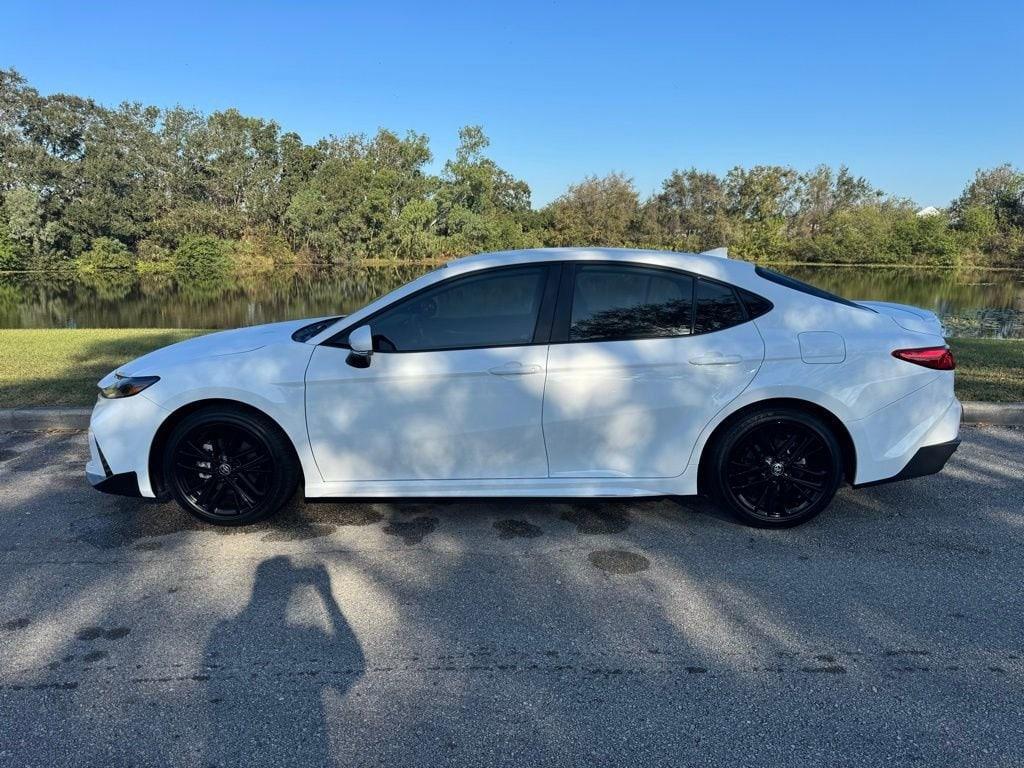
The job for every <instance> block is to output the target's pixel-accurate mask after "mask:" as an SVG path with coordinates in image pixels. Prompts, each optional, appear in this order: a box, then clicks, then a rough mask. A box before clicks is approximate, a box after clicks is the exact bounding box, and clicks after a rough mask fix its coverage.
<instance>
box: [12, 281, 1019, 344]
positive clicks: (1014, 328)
mask: <svg viewBox="0 0 1024 768" xmlns="http://www.w3.org/2000/svg"><path fill="white" fill-rule="evenodd" d="M428 269H430V267H429V266H426V265H422V264H417V265H400V266H387V267H371V268H353V267H343V266H339V267H332V268H323V267H308V266H301V265H300V266H292V267H287V268H283V269H279V270H277V271H275V272H272V273H269V274H260V275H252V276H250V277H247V278H243V279H241V280H239V279H237V278H231V279H226V280H223V281H219V282H218V281H206V282H200V283H191V284H183V283H179V282H177V281H175V280H174V279H172V278H169V277H147V278H141V279H140V278H137V277H135V276H133V275H127V274H124V273H117V272H115V273H103V274H100V275H93V276H79V275H77V274H76V273H75V272H73V271H70V272H24V273H6V274H4V273H0V328H130V327H152V328H234V327H237V326H241V325H255V324H257V323H269V322H273V321H275V320H289V319H293V318H303V317H316V316H318V315H329V314H344V313H348V312H351V311H353V310H355V309H357V308H359V307H361V306H363V305H364V304H366V303H367V302H369V301H370V300H371V299H373V298H376V297H377V296H380V295H382V294H384V293H386V292H387V291H389V290H391V289H392V288H395V287H397V286H399V285H401V284H402V283H405V282H407V281H408V280H411V279H412V278H414V277H416V276H418V275H419V274H422V273H423V272H425V271H427V270H428ZM780 271H782V272H786V273H787V274H790V275H793V276H794V277H797V278H799V279H801V280H805V281H807V282H809V283H812V284H814V285H818V286H820V287H822V288H825V289H826V290H829V291H833V292H835V293H838V294H840V295H842V296H846V297H848V298H851V299H873V300H879V301H895V302H900V303H902V304H913V305H915V306H919V307H925V308H928V309H931V310H933V311H935V312H936V313H937V314H938V315H939V317H941V318H942V320H943V322H944V323H945V324H946V327H947V328H948V329H949V330H950V334H951V335H953V336H983V337H1000V338H1024V272H999V271H976V272H964V271H948V270H924V269H876V268H863V267H808V266H802V267H796V266H793V267H783V268H781V269H780Z"/></svg>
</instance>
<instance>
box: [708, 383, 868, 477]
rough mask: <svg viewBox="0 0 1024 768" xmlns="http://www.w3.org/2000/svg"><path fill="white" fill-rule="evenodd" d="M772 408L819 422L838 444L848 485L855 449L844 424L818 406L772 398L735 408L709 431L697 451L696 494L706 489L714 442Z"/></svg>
mask: <svg viewBox="0 0 1024 768" xmlns="http://www.w3.org/2000/svg"><path fill="white" fill-rule="evenodd" d="M771 408H790V409H794V410H797V411H802V412H804V413H808V414H811V415H813V416H816V417H817V418H819V419H821V420H822V421H823V422H824V423H825V424H826V425H827V426H828V427H829V429H830V430H831V431H832V434H833V435H835V438H836V440H837V441H838V442H839V447H840V450H841V451H842V460H843V477H844V479H845V480H846V481H847V482H850V483H852V482H853V479H854V477H856V472H857V448H856V443H855V442H854V440H853V436H852V435H851V434H850V430H849V429H848V428H847V427H846V425H845V424H844V423H843V421H842V419H840V418H839V417H838V416H837V415H836V414H835V413H833V412H832V411H831V410H830V409H828V408H826V407H825V406H823V405H821V404H820V403H815V402H812V401H810V400H804V399H801V398H798V397H772V398H766V399H764V400H755V401H753V402H749V403H746V404H745V405H742V406H741V407H738V408H736V409H735V410H733V411H731V412H730V413H729V414H728V415H726V416H725V417H724V418H722V419H720V420H719V421H718V423H717V424H715V426H714V427H713V428H712V429H711V430H710V432H709V433H708V434H707V437H706V438H705V439H704V442H703V445H702V446H701V448H700V459H699V462H698V465H697V492H698V493H705V492H706V491H707V488H708V479H707V474H708V471H709V469H710V464H711V459H710V457H711V456H712V455H713V454H714V446H715V441H716V440H718V439H719V438H720V437H721V436H722V435H723V434H725V432H726V431H727V430H728V428H729V427H730V426H731V425H732V424H735V423H736V422H737V421H739V420H740V419H742V418H744V417H746V416H749V415H750V414H753V413H757V412H759V411H764V410H768V409H771Z"/></svg>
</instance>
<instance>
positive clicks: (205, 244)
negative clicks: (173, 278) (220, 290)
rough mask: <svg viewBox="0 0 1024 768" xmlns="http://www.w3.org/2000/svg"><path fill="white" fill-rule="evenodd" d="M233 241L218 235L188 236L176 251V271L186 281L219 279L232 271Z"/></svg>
mask: <svg viewBox="0 0 1024 768" xmlns="http://www.w3.org/2000/svg"><path fill="white" fill-rule="evenodd" d="M230 253H231V243H229V242H228V241H226V240H221V239H219V238H216V237H209V236H206V235H193V236H191V237H186V238H185V239H184V240H183V241H182V242H181V245H179V246H178V247H177V249H176V250H175V251H174V271H175V274H176V275H177V277H178V279H179V280H182V281H184V282H202V281H205V280H207V279H211V278H212V279H214V280H219V279H220V278H222V277H224V276H225V275H227V274H228V273H229V272H230V271H231V257H230Z"/></svg>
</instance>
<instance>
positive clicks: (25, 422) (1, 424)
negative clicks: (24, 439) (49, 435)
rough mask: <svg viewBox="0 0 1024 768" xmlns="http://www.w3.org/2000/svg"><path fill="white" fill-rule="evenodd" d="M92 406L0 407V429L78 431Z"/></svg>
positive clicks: (87, 426)
mask: <svg viewBox="0 0 1024 768" xmlns="http://www.w3.org/2000/svg"><path fill="white" fill-rule="evenodd" d="M91 413H92V408H0V430H25V431H32V432H47V431H56V432H79V431H81V430H83V429H88V428H89V415H90V414H91Z"/></svg>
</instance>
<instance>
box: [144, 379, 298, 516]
mask: <svg viewBox="0 0 1024 768" xmlns="http://www.w3.org/2000/svg"><path fill="white" fill-rule="evenodd" d="M211 406H226V407H230V408H233V409H235V410H237V411H239V412H241V413H248V414H250V415H253V416H256V417H258V418H262V419H264V420H266V421H267V422H268V423H270V424H272V425H273V426H274V428H275V429H277V430H278V431H280V433H281V434H282V435H284V437H285V441H286V444H287V445H288V446H289V447H290V448H291V450H292V453H293V454H294V456H295V459H296V463H297V466H298V467H299V472H300V473H303V468H302V457H301V455H300V453H299V451H298V450H297V449H296V446H295V441H294V440H293V439H292V436H291V435H290V434H288V430H286V429H285V428H284V427H283V426H281V424H280V423H279V422H278V420H277V419H275V418H274V417H273V416H271V415H270V414H269V413H267V412H266V411H265V410H263V409H261V408H257V407H256V406H255V405H252V404H251V403H246V402H243V401H241V400H232V399H231V398H206V399H202V400H193V401H191V402H188V403H185V404H184V405H181V406H179V407H178V408H176V409H175V410H173V411H172V412H171V413H170V414H169V415H168V416H167V418H165V419H164V420H163V422H162V423H161V424H160V426H159V427H158V428H157V431H156V434H154V436H153V441H152V442H151V443H150V447H149V461H148V465H149V482H150V486H151V488H152V490H153V494H154V495H155V496H156V497H157V498H158V499H166V498H168V497H169V491H168V488H167V485H166V483H165V481H164V476H163V455H164V450H165V449H166V447H167V439H168V438H169V437H170V435H171V433H172V432H173V431H174V428H175V427H176V426H177V425H178V424H180V423H181V421H182V419H184V418H186V417H187V416H188V415H189V414H192V413H195V412H196V411H200V410H202V409H204V408H209V407H211ZM299 482H300V487H302V484H304V482H305V480H304V478H303V477H300V479H299Z"/></svg>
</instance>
